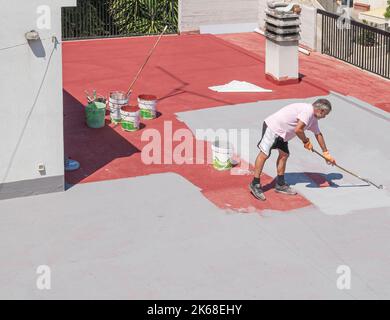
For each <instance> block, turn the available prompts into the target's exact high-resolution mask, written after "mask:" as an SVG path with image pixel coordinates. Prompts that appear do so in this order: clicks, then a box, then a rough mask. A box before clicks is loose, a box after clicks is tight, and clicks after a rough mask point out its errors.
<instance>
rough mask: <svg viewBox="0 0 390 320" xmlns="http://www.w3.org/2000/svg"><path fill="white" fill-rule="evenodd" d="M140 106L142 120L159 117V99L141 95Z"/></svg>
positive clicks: (139, 98)
mask: <svg viewBox="0 0 390 320" xmlns="http://www.w3.org/2000/svg"><path fill="white" fill-rule="evenodd" d="M138 106H139V108H140V115H141V118H142V119H145V120H151V119H155V118H156V115H157V97H156V96H153V95H150V94H141V95H139V96H138Z"/></svg>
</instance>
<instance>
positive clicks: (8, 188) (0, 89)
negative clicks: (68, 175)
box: [0, 0, 76, 198]
mask: <svg viewBox="0 0 390 320" xmlns="http://www.w3.org/2000/svg"><path fill="white" fill-rule="evenodd" d="M0 2H1V3H0V4H1V19H0V49H2V50H0V97H1V101H2V103H1V105H0V110H1V115H0V136H1V139H0V198H6V197H12V196H20V195H27V194H35V193H36V190H38V189H40V192H48V191H57V190H59V189H63V176H64V164H63V161H64V158H63V157H64V156H63V152H64V151H63V101H62V51H61V44H57V45H56V46H55V44H54V43H53V41H52V40H51V37H52V36H53V35H55V36H56V37H57V38H58V40H59V41H61V5H62V6H73V5H75V4H76V0H28V1H27V0H13V1H8V0H0ZM41 5H47V6H49V7H50V9H51V29H48V30H47V29H42V30H38V28H37V19H38V18H39V17H40V16H41V14H39V13H37V8H38V7H39V6H41ZM32 29H36V30H38V31H39V33H40V35H41V39H42V41H36V42H34V43H31V44H30V45H28V44H27V41H26V40H25V37H24V34H25V33H26V32H27V31H30V30H32ZM40 163H42V164H45V166H46V172H45V173H43V174H41V173H40V172H39V171H38V164H40ZM15 182H20V185H19V184H18V183H15ZM35 182H36V186H34V183H35ZM26 185H28V187H27V188H26ZM35 189H36V190H35ZM18 190H19V191H18ZM18 192H21V193H23V194H18ZM38 193H39V192H38Z"/></svg>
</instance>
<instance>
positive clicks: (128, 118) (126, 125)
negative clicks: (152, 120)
mask: <svg viewBox="0 0 390 320" xmlns="http://www.w3.org/2000/svg"><path fill="white" fill-rule="evenodd" d="M121 117H122V121H121V126H122V129H123V130H125V131H137V130H138V129H139V123H140V121H139V109H138V108H137V107H135V106H124V107H122V108H121Z"/></svg>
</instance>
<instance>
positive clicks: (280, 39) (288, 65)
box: [264, 1, 301, 85]
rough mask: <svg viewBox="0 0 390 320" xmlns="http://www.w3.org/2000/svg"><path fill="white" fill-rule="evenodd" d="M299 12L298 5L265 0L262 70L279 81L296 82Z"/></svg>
mask: <svg viewBox="0 0 390 320" xmlns="http://www.w3.org/2000/svg"><path fill="white" fill-rule="evenodd" d="M300 12H301V8H300V6H299V5H297V4H293V3H291V4H287V3H284V2H280V1H268V2H267V8H266V9H265V13H266V17H265V19H264V20H265V36H266V49H265V73H266V78H267V79H268V80H270V81H272V82H274V83H277V84H280V85H282V84H291V83H298V82H299V66H298V46H299V40H300V38H301V37H300V35H299V32H300V31H301V29H300V27H299V26H300V24H301V22H300V20H299V14H300Z"/></svg>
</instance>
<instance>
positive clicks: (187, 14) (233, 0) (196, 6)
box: [179, 0, 259, 32]
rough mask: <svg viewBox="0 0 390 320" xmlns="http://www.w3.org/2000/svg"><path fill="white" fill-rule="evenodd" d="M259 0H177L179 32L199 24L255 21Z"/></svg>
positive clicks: (198, 28) (248, 22)
mask: <svg viewBox="0 0 390 320" xmlns="http://www.w3.org/2000/svg"><path fill="white" fill-rule="evenodd" d="M258 1H259V0H212V1H210V0H179V30H180V32H194V31H199V30H200V27H201V26H209V25H235V24H236V25H241V24H250V23H254V24H256V23H257V19H258V15H257V9H258Z"/></svg>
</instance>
